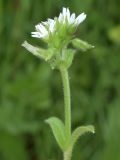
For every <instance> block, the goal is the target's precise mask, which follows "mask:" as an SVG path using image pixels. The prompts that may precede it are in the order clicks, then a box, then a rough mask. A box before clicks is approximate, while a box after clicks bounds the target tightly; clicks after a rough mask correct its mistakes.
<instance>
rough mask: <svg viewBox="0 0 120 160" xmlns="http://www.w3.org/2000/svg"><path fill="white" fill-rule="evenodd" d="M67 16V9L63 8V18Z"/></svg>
mask: <svg viewBox="0 0 120 160" xmlns="http://www.w3.org/2000/svg"><path fill="white" fill-rule="evenodd" d="M66 15H67V9H66V8H64V7H63V16H64V17H66Z"/></svg>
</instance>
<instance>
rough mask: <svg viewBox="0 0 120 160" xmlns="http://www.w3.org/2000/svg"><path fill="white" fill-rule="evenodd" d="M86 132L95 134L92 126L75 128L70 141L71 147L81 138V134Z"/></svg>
mask: <svg viewBox="0 0 120 160" xmlns="http://www.w3.org/2000/svg"><path fill="white" fill-rule="evenodd" d="M87 132H91V133H95V129H94V126H92V125H88V126H81V127H78V128H76V129H75V131H74V132H73V134H72V139H71V144H72V146H73V145H74V144H75V143H76V142H77V140H78V138H79V137H80V136H82V135H83V134H85V133H87Z"/></svg>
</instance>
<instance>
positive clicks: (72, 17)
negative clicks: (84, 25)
mask: <svg viewBox="0 0 120 160" xmlns="http://www.w3.org/2000/svg"><path fill="white" fill-rule="evenodd" d="M85 18H86V14H85V13H81V14H80V15H79V16H78V17H77V18H76V17H75V13H72V14H71V15H70V10H69V9H68V8H64V7H63V10H62V13H60V15H59V17H58V21H59V22H60V23H63V24H65V23H66V20H67V21H68V24H75V25H76V26H78V25H79V24H80V23H81V22H83V21H84V20H85Z"/></svg>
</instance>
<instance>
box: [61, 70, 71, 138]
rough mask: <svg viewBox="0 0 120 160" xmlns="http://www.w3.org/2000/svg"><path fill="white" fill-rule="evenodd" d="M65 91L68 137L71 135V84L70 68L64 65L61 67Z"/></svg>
mask: <svg viewBox="0 0 120 160" xmlns="http://www.w3.org/2000/svg"><path fill="white" fill-rule="evenodd" d="M60 72H61V77H62V83H63V91H64V104H65V129H66V133H67V135H68V137H70V136H71V99H70V84H69V76H68V70H67V69H66V68H64V67H62V68H61V69H60Z"/></svg>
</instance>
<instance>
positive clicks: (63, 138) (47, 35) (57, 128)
mask: <svg viewBox="0 0 120 160" xmlns="http://www.w3.org/2000/svg"><path fill="white" fill-rule="evenodd" d="M85 18H86V14H84V13H82V14H80V15H79V16H78V17H76V16H75V13H73V14H70V11H69V9H68V8H63V10H62V12H61V13H60V15H59V17H55V18H54V19H48V20H47V21H45V22H41V23H39V24H38V25H36V26H35V29H36V31H35V32H32V33H31V34H32V37H35V38H38V39H41V40H42V41H43V42H45V43H46V44H47V48H46V49H44V48H40V47H34V46H33V45H31V44H29V43H28V42H27V41H25V42H24V43H23V44H22V46H23V47H25V48H26V49H27V50H28V51H29V52H31V53H32V54H33V55H35V56H37V57H38V58H40V59H43V60H45V61H46V62H47V63H49V64H50V66H51V68H52V69H57V70H58V71H60V74H61V77H62V82H63V90H64V105H65V122H64V123H63V122H62V121H61V120H60V119H59V118H57V117H51V118H49V119H47V120H46V122H47V123H48V124H49V125H50V127H51V129H52V131H53V134H54V136H55V139H56V141H57V143H58V145H59V147H60V148H61V150H62V151H63V157H64V160H71V158H72V151H73V147H74V144H75V143H76V141H77V140H78V138H79V137H80V136H81V135H83V134H85V133H86V132H92V133H94V132H95V131H94V127H93V126H92V125H88V126H79V127H78V128H76V129H75V130H74V131H73V132H72V131H71V100H70V99H71V96H70V84H69V76H68V69H69V67H70V66H71V64H72V61H73V57H74V55H75V52H76V51H77V50H81V51H86V50H88V49H91V48H93V47H94V46H92V45H90V44H88V43H87V42H85V41H83V40H81V39H78V38H75V37H74V33H75V31H76V29H77V27H78V26H79V24H80V23H81V22H83V21H84V20H85ZM69 44H71V45H70V46H71V48H69V47H68V45H69Z"/></svg>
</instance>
